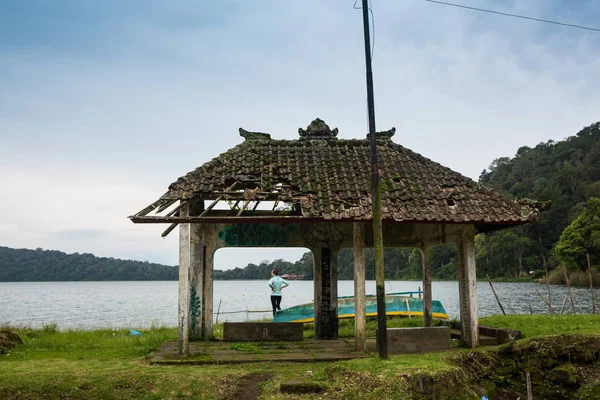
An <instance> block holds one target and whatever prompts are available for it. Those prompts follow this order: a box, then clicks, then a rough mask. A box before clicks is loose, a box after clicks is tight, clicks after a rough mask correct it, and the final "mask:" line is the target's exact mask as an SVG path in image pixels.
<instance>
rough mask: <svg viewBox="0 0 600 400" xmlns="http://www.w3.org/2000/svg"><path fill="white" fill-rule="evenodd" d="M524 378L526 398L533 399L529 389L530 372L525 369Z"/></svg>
mask: <svg viewBox="0 0 600 400" xmlns="http://www.w3.org/2000/svg"><path fill="white" fill-rule="evenodd" d="M525 379H526V380H527V400H533V391H532V390H531V374H530V373H529V371H525Z"/></svg>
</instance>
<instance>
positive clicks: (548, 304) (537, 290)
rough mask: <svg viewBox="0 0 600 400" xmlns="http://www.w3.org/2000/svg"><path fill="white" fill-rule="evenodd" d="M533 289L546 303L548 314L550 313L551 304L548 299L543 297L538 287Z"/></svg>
mask: <svg viewBox="0 0 600 400" xmlns="http://www.w3.org/2000/svg"><path fill="white" fill-rule="evenodd" d="M535 291H536V292H537V294H538V295H539V296H540V298H541V299H542V301H543V302H544V303H546V305H547V306H548V308H549V309H550V314H552V306H551V305H550V303H548V301H547V300H546V299H545V298H544V296H543V295H542V294H541V293H540V291H539V289H538V288H535Z"/></svg>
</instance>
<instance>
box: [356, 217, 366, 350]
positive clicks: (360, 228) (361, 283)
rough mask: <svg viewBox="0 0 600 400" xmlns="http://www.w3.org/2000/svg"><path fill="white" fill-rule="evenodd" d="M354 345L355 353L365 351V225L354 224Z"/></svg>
mask: <svg viewBox="0 0 600 400" xmlns="http://www.w3.org/2000/svg"><path fill="white" fill-rule="evenodd" d="M354 343H355V348H356V351H365V350H366V349H367V316H366V304H365V224H364V223H361V222H355V223H354Z"/></svg>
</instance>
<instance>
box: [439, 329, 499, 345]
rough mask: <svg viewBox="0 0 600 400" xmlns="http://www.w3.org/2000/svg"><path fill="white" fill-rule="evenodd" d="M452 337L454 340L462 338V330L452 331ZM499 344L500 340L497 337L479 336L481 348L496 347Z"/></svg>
mask: <svg viewBox="0 0 600 400" xmlns="http://www.w3.org/2000/svg"><path fill="white" fill-rule="evenodd" d="M450 337H451V338H452V339H460V338H462V332H461V331H460V329H451V330H450ZM497 344H498V340H496V338H495V337H492V336H487V335H482V334H479V345H480V346H495V345H497Z"/></svg>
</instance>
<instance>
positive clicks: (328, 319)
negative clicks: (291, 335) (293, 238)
mask: <svg viewBox="0 0 600 400" xmlns="http://www.w3.org/2000/svg"><path fill="white" fill-rule="evenodd" d="M313 255H314V272H315V273H314V285H315V297H314V298H315V339H337V338H338V318H337V251H335V250H334V249H332V248H331V247H319V248H317V249H316V250H313Z"/></svg>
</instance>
